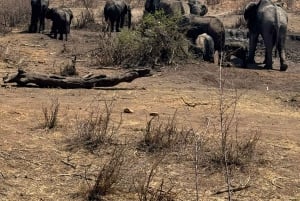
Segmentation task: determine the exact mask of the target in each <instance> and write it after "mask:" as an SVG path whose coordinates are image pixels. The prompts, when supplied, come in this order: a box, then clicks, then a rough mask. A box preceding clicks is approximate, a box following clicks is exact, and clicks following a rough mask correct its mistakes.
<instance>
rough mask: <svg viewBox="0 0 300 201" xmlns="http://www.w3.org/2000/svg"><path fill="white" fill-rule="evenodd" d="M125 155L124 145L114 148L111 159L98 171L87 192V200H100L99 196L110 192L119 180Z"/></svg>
mask: <svg viewBox="0 0 300 201" xmlns="http://www.w3.org/2000/svg"><path fill="white" fill-rule="evenodd" d="M125 155H126V152H125V146H119V147H116V148H115V149H114V152H113V154H112V157H111V159H110V160H109V161H108V162H107V163H106V164H104V166H103V167H102V169H101V170H100V171H99V174H98V176H97V179H96V181H95V184H94V186H93V187H92V189H91V190H90V191H89V193H88V200H89V201H97V200H101V197H102V196H104V195H106V194H107V193H110V192H111V190H112V188H113V186H114V185H115V184H116V183H118V182H119V181H120V180H121V177H122V175H121V169H122V167H123V164H124V162H125Z"/></svg>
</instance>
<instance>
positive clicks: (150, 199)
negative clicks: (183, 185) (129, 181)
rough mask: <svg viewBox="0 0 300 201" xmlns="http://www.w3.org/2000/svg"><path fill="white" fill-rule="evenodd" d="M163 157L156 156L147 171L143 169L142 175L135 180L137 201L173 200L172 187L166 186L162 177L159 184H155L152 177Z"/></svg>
mask: <svg viewBox="0 0 300 201" xmlns="http://www.w3.org/2000/svg"><path fill="white" fill-rule="evenodd" d="M162 159H163V158H160V157H159V158H158V159H157V160H156V161H154V163H153V164H152V166H151V168H150V170H149V171H145V173H144V176H142V177H141V178H139V179H138V180H137V181H136V187H135V188H136V191H137V193H138V200H139V201H174V200H176V199H175V198H176V195H175V193H173V192H172V189H173V187H166V185H165V183H164V179H161V182H160V183H159V185H157V186H155V185H154V184H153V183H157V182H155V179H154V177H155V176H156V173H157V170H158V166H159V165H160V164H161V163H162Z"/></svg>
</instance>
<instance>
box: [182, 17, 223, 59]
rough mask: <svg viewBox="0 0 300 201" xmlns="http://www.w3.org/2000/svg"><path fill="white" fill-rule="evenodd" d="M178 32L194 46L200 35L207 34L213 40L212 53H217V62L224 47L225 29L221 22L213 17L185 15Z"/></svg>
mask: <svg viewBox="0 0 300 201" xmlns="http://www.w3.org/2000/svg"><path fill="white" fill-rule="evenodd" d="M179 26H180V30H181V31H182V32H183V33H185V35H186V37H187V38H188V39H190V41H191V42H192V43H193V44H194V43H195V41H196V39H197V37H198V36H199V35H200V34H203V33H207V34H208V35H210V36H211V37H212V38H213V40H214V51H218V54H219V60H218V63H220V61H221V53H222V51H223V50H224V47H225V28H224V24H223V23H222V21H221V20H220V19H219V18H217V17H213V16H203V17H200V16H196V15H185V16H184V17H183V19H182V20H181V21H180V22H179Z"/></svg>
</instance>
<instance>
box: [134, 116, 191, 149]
mask: <svg viewBox="0 0 300 201" xmlns="http://www.w3.org/2000/svg"><path fill="white" fill-rule="evenodd" d="M178 126H179V124H178V122H177V120H176V112H175V113H174V115H173V116H172V117H169V119H168V120H167V121H161V120H160V119H159V117H158V116H156V117H152V118H151V119H150V120H149V121H148V122H147V125H146V128H145V129H144V132H143V140H142V141H141V142H140V143H139V145H138V149H139V150H143V151H146V152H150V153H152V152H159V151H162V150H169V151H173V150H181V149H182V148H183V147H185V146H186V145H188V144H191V143H192V142H193V139H194V131H193V129H191V128H190V129H186V128H178Z"/></svg>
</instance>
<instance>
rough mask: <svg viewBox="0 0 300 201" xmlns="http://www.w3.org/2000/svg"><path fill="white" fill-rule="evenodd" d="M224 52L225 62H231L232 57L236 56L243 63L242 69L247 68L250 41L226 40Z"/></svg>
mask: <svg viewBox="0 0 300 201" xmlns="http://www.w3.org/2000/svg"><path fill="white" fill-rule="evenodd" d="M224 51H225V57H224V60H225V61H230V60H231V56H235V57H237V58H239V59H240V60H241V61H242V63H241V65H242V67H245V66H246V64H247V63H246V62H247V54H248V41H245V40H241V41H237V40H233V41H228V40H226V42H225V49H224Z"/></svg>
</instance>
